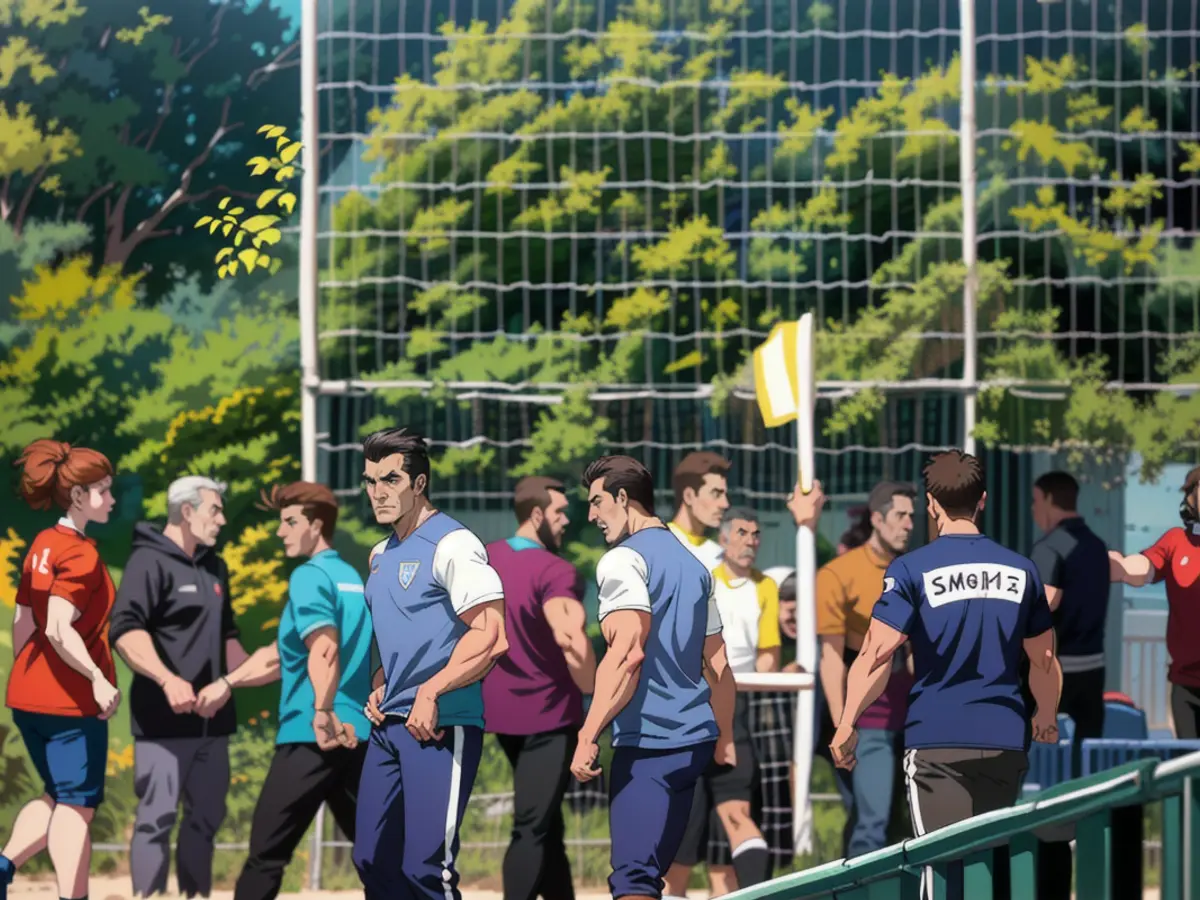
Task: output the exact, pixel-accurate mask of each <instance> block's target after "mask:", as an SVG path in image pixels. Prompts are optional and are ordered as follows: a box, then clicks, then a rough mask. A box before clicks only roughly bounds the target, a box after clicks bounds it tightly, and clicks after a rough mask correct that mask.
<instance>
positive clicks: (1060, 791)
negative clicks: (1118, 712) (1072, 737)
mask: <svg viewBox="0 0 1200 900" xmlns="http://www.w3.org/2000/svg"><path fill="white" fill-rule="evenodd" d="M1198 787H1200V753H1191V754H1189V755H1187V756H1184V757H1181V758H1179V759H1174V760H1169V761H1167V762H1157V761H1154V760H1139V761H1136V762H1131V763H1127V764H1126V765H1124V766H1120V767H1119V768H1116V769H1113V770H1110V771H1108V772H1103V773H1100V774H1098V775H1094V776H1091V777H1089V778H1082V779H1078V780H1076V781H1071V782H1067V783H1065V784H1063V785H1061V786H1060V787H1059V788H1057V789H1054V790H1051V791H1047V792H1045V793H1044V794H1042V795H1041V796H1039V797H1036V798H1034V799H1031V800H1028V801H1025V802H1023V803H1018V804H1017V805H1016V806H1013V807H1011V808H1009V809H1003V810H998V811H996V812H992V813H986V814H984V815H981V816H975V817H974V818H972V819H968V820H967V821H965V822H961V823H959V824H957V825H951V826H949V827H947V828H941V829H938V830H937V831H933V832H930V833H929V834H926V835H923V836H921V837H918V838H913V839H912V840H910V841H905V842H904V843H902V844H897V845H896V846H893V847H888V848H886V849H884V850H880V851H878V852H875V853H869V854H866V855H864V856H860V857H858V858H857V859H853V860H844V859H842V860H838V861H836V862H832V863H828V864H827V865H823V866H818V867H816V868H813V869H809V870H808V871H807V872H803V873H800V874H797V875H787V876H784V877H782V878H777V879H775V880H773V881H770V882H767V883H765V884H761V885H758V886H756V887H753V888H747V889H746V890H743V891H738V892H737V893H735V894H733V895H731V897H733V898H735V900H805V898H812V900H817V898H825V897H829V898H833V897H836V896H839V895H840V896H848V895H849V894H850V893H851V892H853V893H854V896H864V897H865V896H868V894H869V895H870V896H872V897H874V896H888V897H908V896H913V892H914V888H915V885H916V883H917V881H918V879H919V877H920V873H921V872H922V871H928V872H929V873H930V877H932V879H933V887H934V893H935V896H945V892H946V888H947V886H948V885H950V884H951V879H954V881H955V882H961V885H962V888H963V895H964V896H966V897H968V898H970V900H989V898H991V897H992V896H993V893H992V890H993V877H994V872H993V851H994V850H995V849H996V848H1000V847H1007V848H1008V856H1009V860H1010V871H1009V877H1010V879H1011V895H1012V896H1013V897H1035V896H1037V853H1038V839H1037V836H1036V834H1035V832H1041V831H1042V830H1043V829H1046V828H1048V827H1050V826H1063V825H1074V826H1076V827H1075V841H1076V852H1075V859H1076V872H1075V892H1076V896H1078V897H1088V898H1110V897H1112V896H1113V876H1114V865H1113V862H1114V857H1115V856H1116V855H1117V850H1118V848H1117V847H1115V846H1114V841H1113V839H1112V837H1113V816H1112V813H1113V811H1114V810H1117V809H1120V808H1124V807H1136V806H1145V805H1147V804H1150V803H1155V802H1159V801H1161V802H1162V805H1163V839H1162V844H1161V848H1162V850H1161V853H1162V900H1184V898H1192V897H1196V896H1197V892H1198V891H1200V792H1198V791H1197V788H1198Z"/></svg>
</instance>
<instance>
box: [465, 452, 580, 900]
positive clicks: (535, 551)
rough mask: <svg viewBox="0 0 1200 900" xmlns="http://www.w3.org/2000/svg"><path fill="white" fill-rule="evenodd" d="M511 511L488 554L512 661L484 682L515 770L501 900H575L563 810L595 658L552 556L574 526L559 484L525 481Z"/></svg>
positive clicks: (569, 575)
mask: <svg viewBox="0 0 1200 900" xmlns="http://www.w3.org/2000/svg"><path fill="white" fill-rule="evenodd" d="M513 511H514V512H515V513H516V516H517V523H518V526H517V533H516V534H515V535H514V536H513V537H510V538H508V539H507V540H502V541H495V542H494V543H491V544H488V546H487V555H488V560H489V562H490V563H491V564H492V567H493V568H495V570H496V571H497V573H499V575H500V582H501V584H502V585H503V587H504V600H505V603H504V627H505V633H506V635H507V638H508V653H507V654H505V656H504V657H503V658H501V659H500V661H499V662H498V663H497V664H496V667H495V668H494V669H492V671H491V672H490V673H488V676H487V677H486V678H485V679H484V681H483V715H484V720H485V722H486V724H487V730H488V731H490V732H491V733H493V734H495V735H496V738H497V740H498V741H499V743H500V747H501V749H503V750H504V754H505V756H507V757H508V761H509V762H510V763H511V764H512V767H513V828H512V841H511V843H510V844H509V846H508V852H507V853H506V854H505V856H504V868H503V875H504V900H535V898H536V897H538V896H541V897H543V898H544V900H573V898H574V896H575V889H574V886H573V885H572V883H571V864H570V862H569V860H568V857H567V848H566V844H565V842H564V839H565V827H564V823H563V814H562V803H563V795H564V794H565V793H566V790H567V782H568V779H569V778H570V775H571V769H570V766H571V757H572V756H574V754H575V741H576V737H577V735H578V732H579V726H580V725H582V724H583V695H584V694H590V693H591V692H592V687H593V684H594V683H595V679H596V657H595V652H594V651H593V649H592V642H591V639H590V638H589V637H588V635H587V613H586V612H585V610H584V608H583V586H582V585H581V584H580V580H579V574H578V573H577V572H576V571H575V567H574V566H572V565H571V564H570V563H569V562H567V561H566V560H564V559H562V558H560V557H559V556H557V555H556V553H557V551H558V550H559V549H560V548H561V546H562V540H563V532H564V531H565V530H566V527H567V524H568V519H567V496H566V493H565V492H564V489H563V485H562V483H561V482H559V481H556V480H554V479H553V478H544V477H542V476H530V477H528V478H522V479H521V480H520V481H518V482H517V484H516V487H515V488H514V489H513Z"/></svg>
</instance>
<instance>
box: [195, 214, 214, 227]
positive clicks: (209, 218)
mask: <svg viewBox="0 0 1200 900" xmlns="http://www.w3.org/2000/svg"><path fill="white" fill-rule="evenodd" d="M211 221H212V216H201V217H200V218H199V220H198V221H197V222H196V227H197V228H203V227H204V226H205V225H207V224H208V223H209V222H211Z"/></svg>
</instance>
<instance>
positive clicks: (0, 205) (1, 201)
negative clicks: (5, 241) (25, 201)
mask: <svg viewBox="0 0 1200 900" xmlns="http://www.w3.org/2000/svg"><path fill="white" fill-rule="evenodd" d="M10 187H12V176H11V175H6V176H4V183H3V184H0V222H7V221H8V216H9V213H11V212H12V207H11V206H9V205H8V189H9V188H10Z"/></svg>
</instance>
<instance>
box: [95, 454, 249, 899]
mask: <svg viewBox="0 0 1200 900" xmlns="http://www.w3.org/2000/svg"><path fill="white" fill-rule="evenodd" d="M224 492H225V485H224V484H222V483H220V482H218V481H213V480H212V479H209V478H202V477H199V476H189V477H187V478H180V479H178V480H177V481H175V482H173V483H172V484H171V486H170V488H169V489H168V490H167V525H166V527H165V528H163V530H162V531H159V530H157V529H156V528H153V527H152V526H150V525H147V524H145V523H141V524H139V525H138V526H137V528H136V529H135V532H134V543H133V553H132V554H131V555H130V557H129V562H128V564H127V565H126V567H125V571H124V573H123V576H122V578H121V587H120V589H119V590H118V591H117V599H116V603H115V605H114V607H113V613H112V619H111V625H110V631H109V636H110V639H111V640H112V643H113V646H115V647H116V648H117V651H118V652H119V653H120V654H121V656H122V657H123V658H124V659H125V662H127V663H128V664H129V667H130V668H131V669H133V671H134V679H133V687H132V689H131V691H130V701H129V702H130V705H129V709H130V721H131V723H132V729H133V737H134V792H135V793H136V795H137V798H138V810H137V820H136V823H135V825H134V832H133V845H132V847H131V848H130V869H131V872H132V876H133V891H134V894H135V895H138V896H142V897H147V896H149V895H151V894H156V893H161V892H165V891H166V889H167V872H168V869H169V867H170V846H171V831H172V828H173V826H174V824H175V819H176V815H177V810H178V807H179V804H180V801H182V803H183V824H182V826H181V827H180V829H179V840H178V847H177V849H176V859H175V868H176V877H177V878H178V880H179V892H180V893H181V894H185V895H186V896H188V897H192V896H195V895H196V894H199V895H201V896H205V897H207V896H208V895H209V894H210V893H211V892H212V860H213V839H214V838H215V836H216V833H217V829H218V828H219V827H220V825H221V821H222V820H223V819H224V818H225V795H226V793H227V792H228V790H229V736H230V735H231V734H233V732H234V731H235V729H236V727H237V716H236V712H235V709H234V705H233V702H232V700H229V701H228V702H226V703H224V705H222V706H220V707H219V708H217V709H213V710H207V709H206V710H205V715H204V716H201V715H199V714H198V711H197V707H196V695H197V693H198V692H199V691H201V690H203V689H204V688H205V687H207V686H208V685H210V684H212V683H213V682H215V681H219V680H220V679H222V678H224V676H225V674H226V673H227V672H229V671H231V670H233V669H235V668H237V667H238V666H239V665H241V663H242V662H244V661H245V659H246V655H247V654H246V652H245V650H243V649H242V645H241V643H240V642H239V641H238V632H237V627H236V626H235V624H234V620H233V606H232V602H231V598H230V596H229V571H228V569H227V568H226V567H225V563H224V561H222V559H221V558H220V556H218V555H217V553H216V551H215V549H214V545H215V544H216V542H217V535H218V534H219V533H220V531H221V526H223V525H224V524H225V515H224V510H223V505H222V495H223V494H224Z"/></svg>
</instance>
